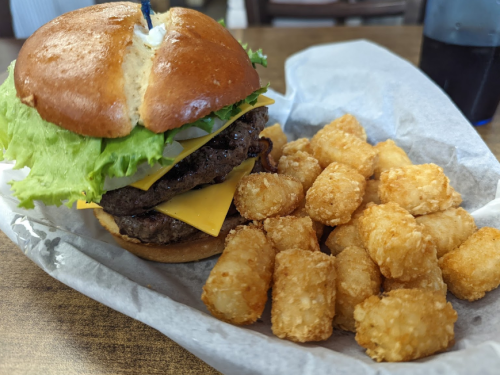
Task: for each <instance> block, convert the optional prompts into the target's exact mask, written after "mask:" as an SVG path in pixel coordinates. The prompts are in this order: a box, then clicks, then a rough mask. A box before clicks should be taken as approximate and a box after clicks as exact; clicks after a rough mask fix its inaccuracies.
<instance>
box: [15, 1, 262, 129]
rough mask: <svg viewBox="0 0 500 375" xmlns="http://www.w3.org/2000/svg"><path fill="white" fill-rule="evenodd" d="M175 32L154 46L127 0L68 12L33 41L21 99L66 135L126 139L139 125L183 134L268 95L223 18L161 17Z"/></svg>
mask: <svg viewBox="0 0 500 375" xmlns="http://www.w3.org/2000/svg"><path fill="white" fill-rule="evenodd" d="M153 23H154V25H160V24H164V25H165V27H166V29H167V33H166V35H165V38H164V39H163V42H162V43H161V45H160V46H159V47H158V48H156V49H155V48H150V47H147V46H145V45H144V43H143V42H142V41H141V39H140V38H139V37H137V36H136V35H135V34H134V27H135V26H141V27H143V28H144V27H146V24H145V21H144V19H143V17H142V13H141V10H140V5H139V4H134V3H131V2H118V3H109V4H101V5H95V6H91V7H87V8H83V9H79V10H76V11H73V12H70V13H66V14H64V15H62V16H60V17H58V18H56V19H55V20H53V21H51V22H49V23H47V24H46V25H44V26H42V27H41V28H40V29H39V30H37V31H36V32H35V33H34V34H33V35H32V36H31V37H30V38H29V39H28V40H27V41H26V42H25V44H24V46H23V48H22V49H21V52H20V54H19V57H18V60H17V62H16V67H15V72H14V80H15V85H16V90H17V94H18V97H19V98H20V99H21V101H22V102H23V103H25V104H27V105H29V106H31V107H34V108H36V109H37V110H38V113H39V114H40V116H41V117H42V118H43V119H44V120H46V121H49V122H52V123H54V124H56V125H59V126H61V127H62V128H64V129H67V130H70V131H73V132H75V133H78V134H81V135H87V136H92V137H100V138H116V137H123V136H126V135H128V134H130V132H131V131H132V129H133V127H134V126H135V124H137V123H139V124H141V125H143V126H145V127H146V128H148V129H150V130H151V131H153V132H155V133H162V132H165V131H167V130H169V129H175V128H178V127H180V126H182V125H184V124H187V123H190V122H193V121H195V120H198V119H200V118H202V117H204V116H206V115H208V114H209V113H210V112H213V111H216V110H219V109H221V108H222V107H224V106H227V105H230V104H234V103H236V102H238V101H240V100H242V99H244V98H245V97H247V96H248V95H250V94H251V93H252V92H253V91H255V90H257V89H259V87H260V82H259V77H258V74H257V72H256V70H255V69H254V68H253V67H252V64H251V62H250V59H249V57H248V55H247V53H246V52H245V51H244V49H243V48H242V47H241V46H240V44H239V43H238V42H237V41H236V40H235V39H234V38H233V37H232V36H231V34H230V33H229V32H228V31H227V30H226V29H225V28H224V27H222V26H221V25H219V24H218V23H217V22H216V21H214V20H213V19H211V18H210V17H208V16H205V15H203V14H202V13H199V12H197V11H194V10H189V9H182V8H172V9H170V11H169V12H167V13H165V14H159V15H155V16H154V17H153Z"/></svg>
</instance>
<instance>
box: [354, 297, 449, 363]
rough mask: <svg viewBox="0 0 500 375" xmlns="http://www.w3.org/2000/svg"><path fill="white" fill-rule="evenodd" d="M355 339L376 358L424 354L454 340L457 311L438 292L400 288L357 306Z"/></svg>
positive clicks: (395, 359) (408, 357)
mask: <svg viewBox="0 0 500 375" xmlns="http://www.w3.org/2000/svg"><path fill="white" fill-rule="evenodd" d="M354 319H355V320H356V341H357V342H358V344H359V345H361V346H362V347H363V348H366V349H367V350H366V354H368V355H369V356H370V357H371V358H373V359H375V360H376V361H377V362H382V361H387V362H401V361H410V360H413V359H417V358H423V357H426V356H429V355H431V354H434V353H436V352H439V351H443V350H446V349H447V348H449V347H450V346H452V345H453V344H454V337H455V334H454V324H455V322H456V321H457V312H456V311H455V310H453V307H452V306H451V303H449V302H446V298H445V297H444V296H443V295H442V294H441V293H439V292H430V291H426V290H421V289H398V290H394V291H392V292H389V293H387V294H386V295H384V296H383V297H382V298H380V297H378V296H372V297H369V298H368V299H366V300H365V301H364V302H363V303H361V304H359V305H357V306H356V308H355V309H354Z"/></svg>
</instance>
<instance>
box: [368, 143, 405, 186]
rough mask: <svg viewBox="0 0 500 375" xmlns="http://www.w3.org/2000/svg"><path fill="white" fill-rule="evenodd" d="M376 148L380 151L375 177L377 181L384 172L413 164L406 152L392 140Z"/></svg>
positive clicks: (377, 145)
mask: <svg viewBox="0 0 500 375" xmlns="http://www.w3.org/2000/svg"><path fill="white" fill-rule="evenodd" d="M374 147H375V149H376V150H377V151H378V158H377V160H376V161H375V170H374V175H373V177H374V178H375V179H376V180H378V179H379V178H380V174H381V173H382V172H384V171H387V170H388V169H391V168H400V167H404V166H406V165H411V164H412V162H411V160H410V158H409V157H408V155H406V152H405V151H404V150H403V149H402V148H401V147H398V146H397V145H396V143H394V141H393V140H392V139H388V140H387V141H385V142H380V143H377V144H376V145H375V146H374Z"/></svg>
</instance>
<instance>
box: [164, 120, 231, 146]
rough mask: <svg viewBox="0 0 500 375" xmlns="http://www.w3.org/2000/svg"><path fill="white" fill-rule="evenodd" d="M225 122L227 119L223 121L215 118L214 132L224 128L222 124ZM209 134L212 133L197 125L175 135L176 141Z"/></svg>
mask: <svg viewBox="0 0 500 375" xmlns="http://www.w3.org/2000/svg"><path fill="white" fill-rule="evenodd" d="M225 123H226V121H222V120H221V119H220V118H215V122H214V127H213V128H212V133H213V132H216V131H217V130H219V129H220V128H222V126H223V125H224V124H225ZM208 134H211V133H207V132H206V131H205V130H203V129H200V128H197V127H196V126H191V127H190V128H187V129H184V130H181V131H180V132H179V133H177V134H176V135H175V136H174V139H175V140H176V141H185V140H187V139H193V138H199V137H203V136H205V135H208Z"/></svg>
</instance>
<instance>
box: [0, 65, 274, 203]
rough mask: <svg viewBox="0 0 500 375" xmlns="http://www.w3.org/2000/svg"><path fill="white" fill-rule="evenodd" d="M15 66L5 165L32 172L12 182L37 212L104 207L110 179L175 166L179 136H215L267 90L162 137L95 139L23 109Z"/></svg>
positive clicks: (1, 105) (6, 104) (0, 147)
mask: <svg viewBox="0 0 500 375" xmlns="http://www.w3.org/2000/svg"><path fill="white" fill-rule="evenodd" d="M14 64H15V63H14V62H13V63H12V64H11V66H10V67H9V77H8V78H7V80H6V81H5V82H4V83H3V84H2V85H1V86H0V160H3V159H6V160H15V161H16V164H15V167H14V168H15V169H21V168H24V167H28V168H30V169H31V171H30V173H29V174H28V176H27V177H26V178H25V179H24V180H21V181H11V182H10V184H11V186H12V190H13V191H14V195H15V196H16V197H17V198H18V199H19V201H20V205H19V206H20V207H25V208H33V207H34V201H35V200H38V201H41V202H43V203H44V204H46V205H56V206H60V205H61V204H66V205H67V206H68V207H71V206H72V205H73V203H74V202H75V201H76V200H79V199H85V200H86V201H87V202H96V203H99V202H100V200H101V198H102V195H103V194H104V193H105V190H104V180H105V179H106V177H125V176H132V175H133V174H134V173H136V171H137V168H138V166H139V165H141V164H142V163H148V164H149V165H151V166H153V165H154V164H156V163H159V164H161V165H164V166H165V165H170V164H172V163H173V160H174V159H172V158H166V157H164V156H163V151H164V148H165V145H166V144H169V143H171V142H172V141H173V138H174V136H175V134H177V133H178V132H179V131H181V130H183V129H186V128H188V127H192V126H196V127H199V128H201V129H203V130H205V131H207V132H209V133H210V132H211V131H212V128H213V125H214V122H215V118H216V117H218V118H220V119H222V120H227V119H229V118H230V117H231V116H234V115H235V114H237V113H239V112H240V110H239V108H238V106H239V105H240V104H242V103H250V104H255V102H256V101H257V98H258V96H259V95H260V94H261V93H264V92H266V91H267V86H266V87H263V88H261V89H259V90H257V91H255V92H254V93H252V94H250V95H249V96H248V97H247V98H245V99H244V100H242V101H240V102H238V103H235V104H234V105H232V106H227V107H225V108H223V109H221V110H220V111H216V112H213V113H211V114H210V115H208V116H206V117H204V118H202V119H200V120H198V121H195V122H193V123H190V124H186V125H184V126H182V127H181V128H179V129H174V130H170V131H167V132H165V133H162V134H155V133H153V132H151V131H149V130H148V129H146V128H144V127H142V126H136V127H135V128H134V130H133V131H132V132H131V133H130V134H129V135H128V136H126V137H123V138H116V139H106V138H94V137H87V136H82V135H78V134H76V133H73V132H70V131H68V130H65V129H62V128H60V127H59V126H56V125H54V124H52V123H50V122H47V121H44V120H43V119H42V118H41V117H40V115H39V114H38V112H37V111H36V110H35V109H34V108H31V107H29V106H27V105H24V104H22V103H21V101H20V100H19V98H17V96H16V89H15V86H14V77H13V72H14Z"/></svg>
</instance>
